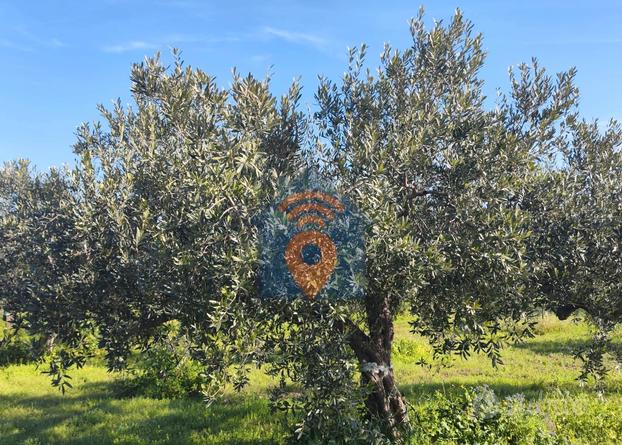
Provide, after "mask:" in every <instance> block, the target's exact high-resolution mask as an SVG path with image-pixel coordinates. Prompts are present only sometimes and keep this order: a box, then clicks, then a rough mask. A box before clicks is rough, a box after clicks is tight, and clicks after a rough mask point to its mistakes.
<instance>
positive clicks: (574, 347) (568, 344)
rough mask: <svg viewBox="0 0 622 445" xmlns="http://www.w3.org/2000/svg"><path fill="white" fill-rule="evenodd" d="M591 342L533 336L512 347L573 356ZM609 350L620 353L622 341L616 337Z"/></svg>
mask: <svg viewBox="0 0 622 445" xmlns="http://www.w3.org/2000/svg"><path fill="white" fill-rule="evenodd" d="M591 342H592V340H591V339H590V338H577V339H567V338H564V339H559V340H543V339H538V338H535V339H532V340H529V341H527V342H525V343H518V344H515V345H513V347H514V348H518V349H523V350H527V351H531V352H533V353H536V354H541V355H549V354H566V355H570V356H573V355H575V354H576V353H577V352H580V351H583V350H586V349H588V348H589V346H590V344H591ZM610 351H611V352H616V353H618V354H622V342H621V341H620V339H617V338H616V339H614V340H613V341H612V342H611V343H610ZM621 356H622V355H621Z"/></svg>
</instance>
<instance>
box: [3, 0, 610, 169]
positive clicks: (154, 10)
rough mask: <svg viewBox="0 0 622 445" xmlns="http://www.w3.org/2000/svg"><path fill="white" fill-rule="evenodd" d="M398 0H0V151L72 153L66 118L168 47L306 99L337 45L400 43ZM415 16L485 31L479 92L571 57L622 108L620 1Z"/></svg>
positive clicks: (606, 102) (526, 1)
mask: <svg viewBox="0 0 622 445" xmlns="http://www.w3.org/2000/svg"><path fill="white" fill-rule="evenodd" d="M420 4H421V3H419V2H409V1H390V0H386V1H383V2H366V1H338V0H333V1H324V0H316V1H295V0H290V1H270V2H267V1H266V2H260V1H256V2H251V1H248V2H244V1H234V0H230V1H227V2H225V1H194V0H151V1H140V0H100V1H84V0H83V1H64V0H56V1H19V0H14V1H7V0H0V66H1V69H0V162H1V161H5V160H9V159H15V158H18V157H25V158H30V159H31V160H32V161H33V163H34V164H35V165H37V166H38V168H39V169H41V170H45V169H46V168H47V167H49V166H50V165H61V164H64V163H68V164H71V163H72V161H73V157H74V156H73V153H72V149H71V145H72V143H73V141H74V131H75V129H76V127H77V126H78V125H79V124H80V123H81V122H84V121H92V120H96V119H98V114H97V111H96V109H95V105H96V104H98V103H102V104H104V105H109V104H111V101H112V100H114V99H116V98H118V97H120V98H121V99H122V100H123V101H124V102H125V103H127V102H128V101H129V100H130V95H129V87H130V85H129V72H130V67H131V64H132V63H134V62H138V61H141V60H142V59H143V57H144V56H145V55H152V54H153V53H154V52H155V51H157V50H160V51H162V52H163V54H164V55H165V56H166V57H165V59H167V60H170V53H169V48H170V47H178V48H180V49H182V51H183V56H184V59H185V61H186V63H187V64H190V65H193V66H198V67H201V68H202V69H204V70H205V71H207V72H209V73H211V74H213V75H216V76H217V79H218V81H219V83H220V84H221V85H223V86H226V85H228V84H229V82H230V72H231V68H232V67H234V66H235V67H237V68H238V69H239V70H240V71H241V72H242V73H246V72H249V71H250V72H253V73H254V74H256V75H258V76H260V77H263V75H264V74H265V73H266V72H268V70H269V69H270V66H273V68H272V70H271V72H272V73H273V89H274V92H275V93H277V94H280V93H282V92H283V91H284V90H285V88H286V87H287V85H288V84H289V83H290V81H291V80H292V79H293V78H294V77H297V76H301V77H302V82H303V85H304V87H305V89H304V93H305V94H304V99H305V101H306V102H307V103H309V104H310V105H311V106H312V105H313V92H314V89H315V86H316V85H317V74H324V75H326V76H328V77H331V78H337V77H339V76H341V74H342V73H343V71H344V68H345V64H346V48H347V47H351V46H355V45H358V44H360V43H361V42H366V43H367V44H369V46H370V50H369V52H368V54H369V58H368V60H369V62H370V64H372V65H375V64H376V62H377V60H378V56H379V54H380V51H381V49H382V46H383V44H384V42H389V43H390V44H391V45H393V46H395V47H397V48H404V47H406V46H408V44H409V39H410V35H409V32H408V25H407V22H408V19H409V18H411V17H413V16H415V15H416V14H417V10H418V8H419V6H420ZM423 5H424V6H425V8H426V20H428V21H429V22H430V23H431V22H432V20H433V19H437V20H438V19H443V20H449V19H450V18H451V16H452V15H453V11H454V10H455V8H456V7H460V8H461V9H462V10H463V12H464V14H465V16H466V17H467V18H468V19H470V20H472V21H473V22H474V23H475V29H476V31H478V32H482V33H483V34H484V47H485V48H486V50H487V51H488V53H489V55H488V59H487V63H486V67H485V69H484V70H483V72H482V76H483V78H484V79H485V80H486V92H487V93H488V94H489V95H491V96H494V95H495V91H496V88H498V87H499V88H501V89H507V86H508V77H507V70H508V67H509V66H516V65H517V64H519V63H520V62H523V61H529V60H530V58H531V57H532V56H536V57H538V59H539V60H540V62H541V64H542V65H543V66H545V67H547V68H548V69H550V70H551V71H560V70H565V69H568V68H569V67H571V66H576V67H577V68H578V71H579V72H578V78H577V82H578V85H579V88H580V90H581V95H582V111H583V114H584V116H585V117H587V118H599V119H603V120H607V119H609V118H611V117H614V118H617V119H620V118H622V112H621V109H622V88H621V87H620V79H622V26H620V24H621V23H622V2H617V1H613V0H612V1H591V2H587V1H571V0H566V1H561V0H560V1H558V0H555V1H552V0H551V1H549V0H537V1H533V0H523V1H520V2H509V1H507V2H506V1H461V2H459V1H456V0H454V1H434V2H431V1H430V2H428V3H423Z"/></svg>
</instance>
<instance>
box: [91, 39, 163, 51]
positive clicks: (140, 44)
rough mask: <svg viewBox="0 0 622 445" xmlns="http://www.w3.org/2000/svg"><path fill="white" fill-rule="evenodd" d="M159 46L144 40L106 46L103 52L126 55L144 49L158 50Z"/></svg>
mask: <svg viewBox="0 0 622 445" xmlns="http://www.w3.org/2000/svg"><path fill="white" fill-rule="evenodd" d="M158 46H159V45H157V44H155V43H150V42H145V41H143V40H131V41H129V42H124V43H119V44H117V45H108V46H104V47H102V51H104V52H107V53H126V52H129V51H138V50H143V49H156V48H158Z"/></svg>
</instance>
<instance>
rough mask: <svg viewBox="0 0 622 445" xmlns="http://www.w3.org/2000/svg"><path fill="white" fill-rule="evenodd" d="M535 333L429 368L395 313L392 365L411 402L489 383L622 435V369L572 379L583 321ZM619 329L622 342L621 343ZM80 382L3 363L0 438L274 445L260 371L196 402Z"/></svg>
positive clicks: (556, 422)
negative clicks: (499, 361)
mask: <svg viewBox="0 0 622 445" xmlns="http://www.w3.org/2000/svg"><path fill="white" fill-rule="evenodd" d="M538 331H539V335H538V336H537V337H536V338H534V339H531V340H530V341H528V342H526V343H524V344H521V345H517V346H514V347H511V348H509V349H507V350H506V351H505V353H504V356H503V358H504V361H505V365H504V366H502V367H501V368H499V369H496V370H495V369H493V368H492V367H491V365H490V362H489V361H488V360H487V359H486V358H485V357H479V356H475V357H473V358H471V359H470V360H468V361H462V360H456V361H455V362H454V364H453V366H452V367H450V368H438V369H433V370H427V369H424V368H421V367H420V366H418V365H417V364H416V363H415V361H416V360H417V359H418V358H419V357H421V356H425V355H427V354H429V349H428V347H427V345H426V343H425V341H423V340H422V339H420V338H417V337H415V336H413V335H411V334H410V333H408V325H407V323H406V320H399V322H398V325H397V336H396V345H395V363H394V364H395V368H396V372H397V378H398V382H401V385H400V386H401V389H402V390H403V392H404V393H405V394H406V396H407V397H408V400H409V401H410V402H411V404H412V405H413V408H412V409H413V410H418V411H425V409H426V407H428V406H429V405H430V404H432V403H434V402H433V400H432V398H431V395H432V394H433V393H435V392H437V391H440V392H441V393H444V394H452V393H457V392H460V391H462V389H461V387H462V386H466V387H470V386H476V385H484V384H485V385H488V386H489V387H490V388H491V389H493V390H494V391H495V393H496V394H497V395H499V396H500V397H504V396H508V395H512V394H517V393H521V394H523V395H524V396H525V398H526V399H527V400H528V403H529V406H530V407H531V408H533V409H534V410H535V411H537V412H538V413H539V415H541V416H542V417H543V418H544V419H545V420H546V423H547V425H548V428H550V430H551V431H554V432H555V433H556V434H558V435H559V436H561V437H564V438H566V439H567V440H568V442H570V443H584V444H619V443H622V371H621V370H620V369H613V370H612V371H611V373H610V375H609V376H608V378H607V380H606V383H605V386H604V392H602V393H599V392H597V391H596V390H595V389H594V387H593V385H587V386H582V385H581V384H580V383H579V382H577V381H576V377H577V375H578V374H579V363H577V362H576V361H575V360H574V359H573V357H572V350H573V349H574V348H575V347H577V346H579V345H581V344H582V343H584V342H586V341H588V339H589V331H588V328H587V326H586V325H584V324H582V323H574V322H572V321H564V322H560V321H558V320H557V319H556V318H554V317H550V316H547V317H544V318H543V319H542V320H541V322H540V323H539V325H538ZM620 340H621V336H620V335H619V334H618V335H617V338H616V341H617V343H618V344H619V343H620ZM72 375H73V384H74V389H73V390H70V391H69V392H68V393H67V394H66V395H65V396H62V395H61V394H60V393H59V392H58V391H57V390H56V389H55V388H52V387H51V386H50V384H49V380H48V379H47V377H46V376H44V375H41V374H40V371H37V370H36V369H35V368H34V366H31V365H20V366H9V367H6V368H3V369H0V444H1V445H8V444H30V445H34V444H41V445H42V444H84V445H86V444H89V445H91V444H93V445H96V444H271V443H278V437H279V436H280V434H281V431H280V430H279V428H280V427H279V423H278V422H277V421H276V420H275V418H274V416H272V415H271V414H270V412H269V409H268V404H267V399H266V394H267V389H268V388H269V386H270V384H271V382H270V380H269V379H268V378H266V377H265V376H264V375H262V374H257V375H254V376H253V377H254V378H253V379H252V380H251V382H252V383H251V385H250V386H249V387H248V388H247V389H246V390H244V391H243V392H242V394H239V395H238V394H233V393H231V394H229V395H228V396H227V397H226V398H225V399H224V400H222V401H220V402H218V403H216V404H214V405H212V406H210V407H209V408H206V407H205V405H204V404H203V403H202V402H201V401H200V400H192V399H181V400H158V399H150V398H145V397H131V398H118V397H116V396H115V379H116V378H118V377H115V376H114V375H110V374H108V373H107V372H106V371H105V369H104V368H103V367H101V366H87V367H85V368H84V369H82V370H79V371H74V372H73V374H72Z"/></svg>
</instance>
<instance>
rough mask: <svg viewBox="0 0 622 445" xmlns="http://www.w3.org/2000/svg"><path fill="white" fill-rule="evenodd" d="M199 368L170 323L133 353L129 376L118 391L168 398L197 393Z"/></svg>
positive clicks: (182, 338)
mask: <svg viewBox="0 0 622 445" xmlns="http://www.w3.org/2000/svg"><path fill="white" fill-rule="evenodd" d="M201 371H202V368H201V366H200V365H199V363H197V362H196V361H194V360H193V359H192V358H191V356H190V352H189V350H188V348H187V342H186V341H185V339H184V337H183V336H180V335H179V333H178V332H177V328H176V326H175V325H174V324H169V325H167V326H166V328H165V333H164V335H163V336H161V337H159V338H158V339H157V340H156V342H155V343H154V344H153V345H151V346H150V347H149V348H146V349H145V350H143V351H141V352H139V353H137V354H136V355H135V356H134V359H133V363H132V366H131V368H130V369H129V370H128V373H129V378H128V379H126V380H123V381H121V383H120V392H122V393H123V394H125V395H138V394H140V395H144V396H147V397H155V398H169V399H175V398H180V397H186V396H191V397H192V396H199V395H200V394H201V388H202V385H203V383H204V379H203V377H202V374H201Z"/></svg>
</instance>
